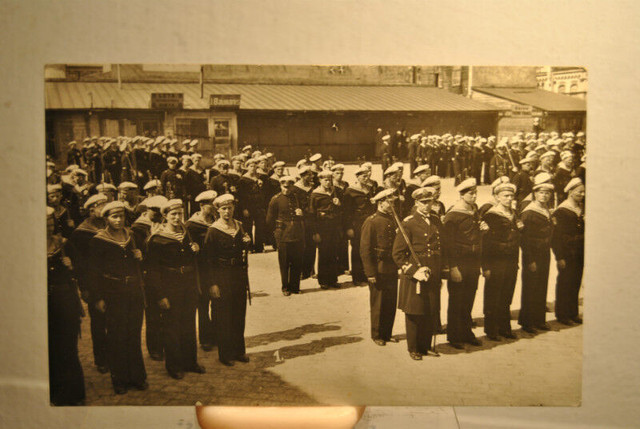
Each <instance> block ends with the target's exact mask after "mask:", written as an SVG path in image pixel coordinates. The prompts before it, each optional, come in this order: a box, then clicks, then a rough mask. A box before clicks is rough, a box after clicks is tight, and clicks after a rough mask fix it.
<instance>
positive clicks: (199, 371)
mask: <svg viewBox="0 0 640 429" xmlns="http://www.w3.org/2000/svg"><path fill="white" fill-rule="evenodd" d="M186 372H195V373H196V374H206V372H207V370H206V369H204V366H202V365H198V364H196V365H195V366H193V367H191V368H189V369H187V370H186Z"/></svg>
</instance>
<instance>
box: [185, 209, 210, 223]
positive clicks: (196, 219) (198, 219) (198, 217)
mask: <svg viewBox="0 0 640 429" xmlns="http://www.w3.org/2000/svg"><path fill="white" fill-rule="evenodd" d="M189 222H193V223H198V224H200V225H204V226H211V224H210V223H207V221H206V220H205V219H204V216H203V215H202V212H201V211H198V212H195V213H194V214H193V215H192V216H191V217H190V218H189Z"/></svg>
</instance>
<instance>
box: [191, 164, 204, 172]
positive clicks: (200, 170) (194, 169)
mask: <svg viewBox="0 0 640 429" xmlns="http://www.w3.org/2000/svg"><path fill="white" fill-rule="evenodd" d="M193 167H195V166H194V165H192V166H191V167H189V170H193V171H195V172H196V173H198V174H202V172H203V171H204V170H202V168H193Z"/></svg>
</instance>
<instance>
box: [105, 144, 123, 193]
mask: <svg viewBox="0 0 640 429" xmlns="http://www.w3.org/2000/svg"><path fill="white" fill-rule="evenodd" d="M102 149H103V151H104V154H103V155H102V162H103V165H102V167H103V171H104V170H106V171H108V172H109V180H107V181H108V182H111V183H113V184H114V185H115V186H118V185H119V184H120V171H121V169H122V166H121V164H120V156H119V155H118V151H117V147H116V144H115V140H113V139H110V140H108V141H107V142H106V143H105V144H104V146H103V147H102Z"/></svg>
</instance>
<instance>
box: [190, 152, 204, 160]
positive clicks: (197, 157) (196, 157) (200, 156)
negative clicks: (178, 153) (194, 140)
mask: <svg viewBox="0 0 640 429" xmlns="http://www.w3.org/2000/svg"><path fill="white" fill-rule="evenodd" d="M187 156H189V155H187ZM190 158H191V161H195V160H196V159H200V158H202V155H201V154H199V153H192V154H191V156H190Z"/></svg>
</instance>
